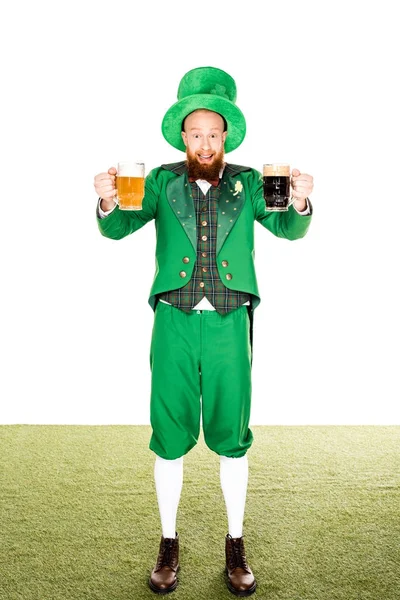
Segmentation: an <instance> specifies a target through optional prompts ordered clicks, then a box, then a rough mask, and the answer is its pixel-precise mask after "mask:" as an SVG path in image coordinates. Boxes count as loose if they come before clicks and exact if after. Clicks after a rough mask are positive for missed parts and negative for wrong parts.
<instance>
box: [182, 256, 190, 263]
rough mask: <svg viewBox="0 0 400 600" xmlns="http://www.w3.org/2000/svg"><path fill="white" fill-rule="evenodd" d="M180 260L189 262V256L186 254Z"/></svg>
mask: <svg viewBox="0 0 400 600" xmlns="http://www.w3.org/2000/svg"><path fill="white" fill-rule="evenodd" d="M182 261H183V262H184V263H188V262H190V258H189V257H188V256H184V257H183V258H182Z"/></svg>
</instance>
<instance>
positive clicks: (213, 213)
mask: <svg viewBox="0 0 400 600" xmlns="http://www.w3.org/2000/svg"><path fill="white" fill-rule="evenodd" d="M190 185H191V186H192V194H193V201H194V207H195V211H196V225H197V258H196V264H195V266H194V270H193V275H192V278H191V280H190V281H189V282H188V283H187V284H186V285H185V286H183V287H181V288H179V289H177V290H172V291H169V292H164V293H163V294H160V295H159V298H160V299H161V300H165V301H166V302H169V303H170V304H172V305H173V306H176V307H177V308H180V309H181V310H183V311H185V312H190V311H191V310H192V309H193V307H194V306H196V304H198V303H199V302H200V300H201V299H202V298H204V296H206V297H207V300H209V302H211V304H212V305H213V306H214V308H215V309H216V310H217V311H218V312H219V313H221V314H226V313H228V312H230V311H231V310H235V309H236V308H239V306H242V304H244V303H245V302H247V301H249V300H250V295H249V294H246V293H242V292H236V291H234V290H230V289H228V288H227V287H226V286H225V285H224V284H223V282H222V281H221V279H220V277H219V274H218V269H217V264H216V240H217V227H218V223H217V207H218V198H219V194H220V187H219V186H220V185H221V180H220V184H219V186H218V187H214V186H211V187H210V189H209V190H208V192H207V194H206V195H204V194H203V192H202V191H201V189H200V188H199V186H198V185H197V183H196V182H193V183H191V184H190Z"/></svg>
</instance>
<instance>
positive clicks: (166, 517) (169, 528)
mask: <svg viewBox="0 0 400 600" xmlns="http://www.w3.org/2000/svg"><path fill="white" fill-rule="evenodd" d="M154 480H155V484H156V492H157V500H158V508H159V511H160V517H161V528H162V534H163V536H164V537H165V538H174V537H175V533H176V515H177V512H178V505H179V500H180V497H181V491H182V484H183V456H181V457H180V458H176V459H175V460H166V459H165V458H161V457H160V456H157V457H156V462H155V465H154Z"/></svg>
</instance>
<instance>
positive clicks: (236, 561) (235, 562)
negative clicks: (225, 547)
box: [229, 539, 248, 571]
mask: <svg viewBox="0 0 400 600" xmlns="http://www.w3.org/2000/svg"><path fill="white" fill-rule="evenodd" d="M231 550H232V551H231V553H230V556H229V568H230V569H231V570H233V569H237V568H240V569H245V570H246V571H247V570H248V567H247V561H246V555H245V551H244V544H243V540H242V539H238V540H234V539H232V544H231Z"/></svg>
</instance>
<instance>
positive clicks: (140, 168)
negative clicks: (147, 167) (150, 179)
mask: <svg viewBox="0 0 400 600" xmlns="http://www.w3.org/2000/svg"><path fill="white" fill-rule="evenodd" d="M118 176H119V177H144V163H141V162H131V161H124V162H119V163H118Z"/></svg>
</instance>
